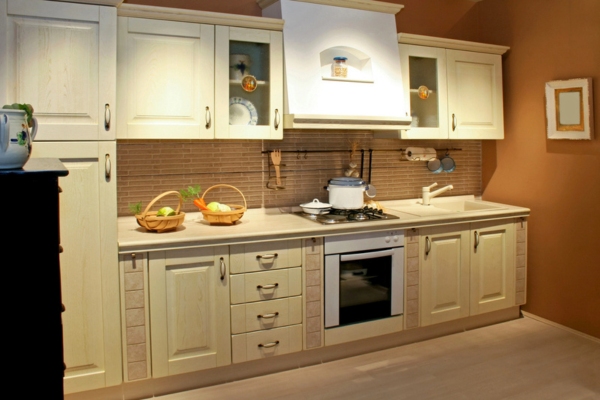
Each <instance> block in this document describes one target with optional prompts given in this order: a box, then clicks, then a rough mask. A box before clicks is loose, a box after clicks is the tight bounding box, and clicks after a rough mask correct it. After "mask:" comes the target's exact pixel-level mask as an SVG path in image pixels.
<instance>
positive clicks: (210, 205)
mask: <svg viewBox="0 0 600 400" xmlns="http://www.w3.org/2000/svg"><path fill="white" fill-rule="evenodd" d="M219 205H220V204H219V203H218V202H216V201H212V202H210V203H208V204H207V205H206V208H208V209H209V210H210V211H213V212H214V211H219Z"/></svg>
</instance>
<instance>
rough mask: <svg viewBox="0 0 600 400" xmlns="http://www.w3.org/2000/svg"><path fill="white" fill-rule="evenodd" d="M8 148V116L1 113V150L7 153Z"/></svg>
mask: <svg viewBox="0 0 600 400" xmlns="http://www.w3.org/2000/svg"><path fill="white" fill-rule="evenodd" d="M7 149H8V117H7V116H6V114H2V115H0V150H2V153H5V152H6V150H7Z"/></svg>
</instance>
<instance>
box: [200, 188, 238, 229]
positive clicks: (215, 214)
mask: <svg viewBox="0 0 600 400" xmlns="http://www.w3.org/2000/svg"><path fill="white" fill-rule="evenodd" d="M218 187H226V188H231V189H233V190H235V191H237V192H238V193H239V194H240V195H241V196H242V199H243V200H244V205H243V206H241V205H238V204H228V206H229V207H231V211H210V210H202V216H203V217H204V219H205V220H207V221H208V222H209V223H210V224H211V225H233V224H235V223H236V222H237V221H238V220H239V219H240V218H242V216H243V215H244V213H245V212H246V210H247V208H246V207H247V203H246V198H245V197H244V194H243V193H242V192H241V191H240V190H239V189H238V188H236V187H235V186H231V185H223V184H220V185H214V186H211V187H209V188H208V189H206V190H205V191H204V193H203V194H202V198H203V199H204V196H206V194H207V193H208V192H210V191H211V190H213V189H214V188H218ZM204 201H205V202H206V203H207V204H208V202H207V201H206V200H204Z"/></svg>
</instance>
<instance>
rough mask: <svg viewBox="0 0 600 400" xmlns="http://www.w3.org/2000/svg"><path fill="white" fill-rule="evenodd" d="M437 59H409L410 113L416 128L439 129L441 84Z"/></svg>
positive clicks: (412, 57)
mask: <svg viewBox="0 0 600 400" xmlns="http://www.w3.org/2000/svg"><path fill="white" fill-rule="evenodd" d="M437 62H438V60H437V59H436V58H425V57H414V56H410V57H409V59H408V66H409V76H410V113H411V116H412V119H413V121H412V124H411V126H414V127H421V128H438V127H439V126H440V115H439V101H440V100H439V90H438V88H439V82H438V65H437Z"/></svg>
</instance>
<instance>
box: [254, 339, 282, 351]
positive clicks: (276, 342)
mask: <svg viewBox="0 0 600 400" xmlns="http://www.w3.org/2000/svg"><path fill="white" fill-rule="evenodd" d="M278 344H279V340H276V341H274V342H271V343H265V344H262V343H259V345H258V347H264V348H265V349H266V348H269V347H275V346H277V345H278Z"/></svg>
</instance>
